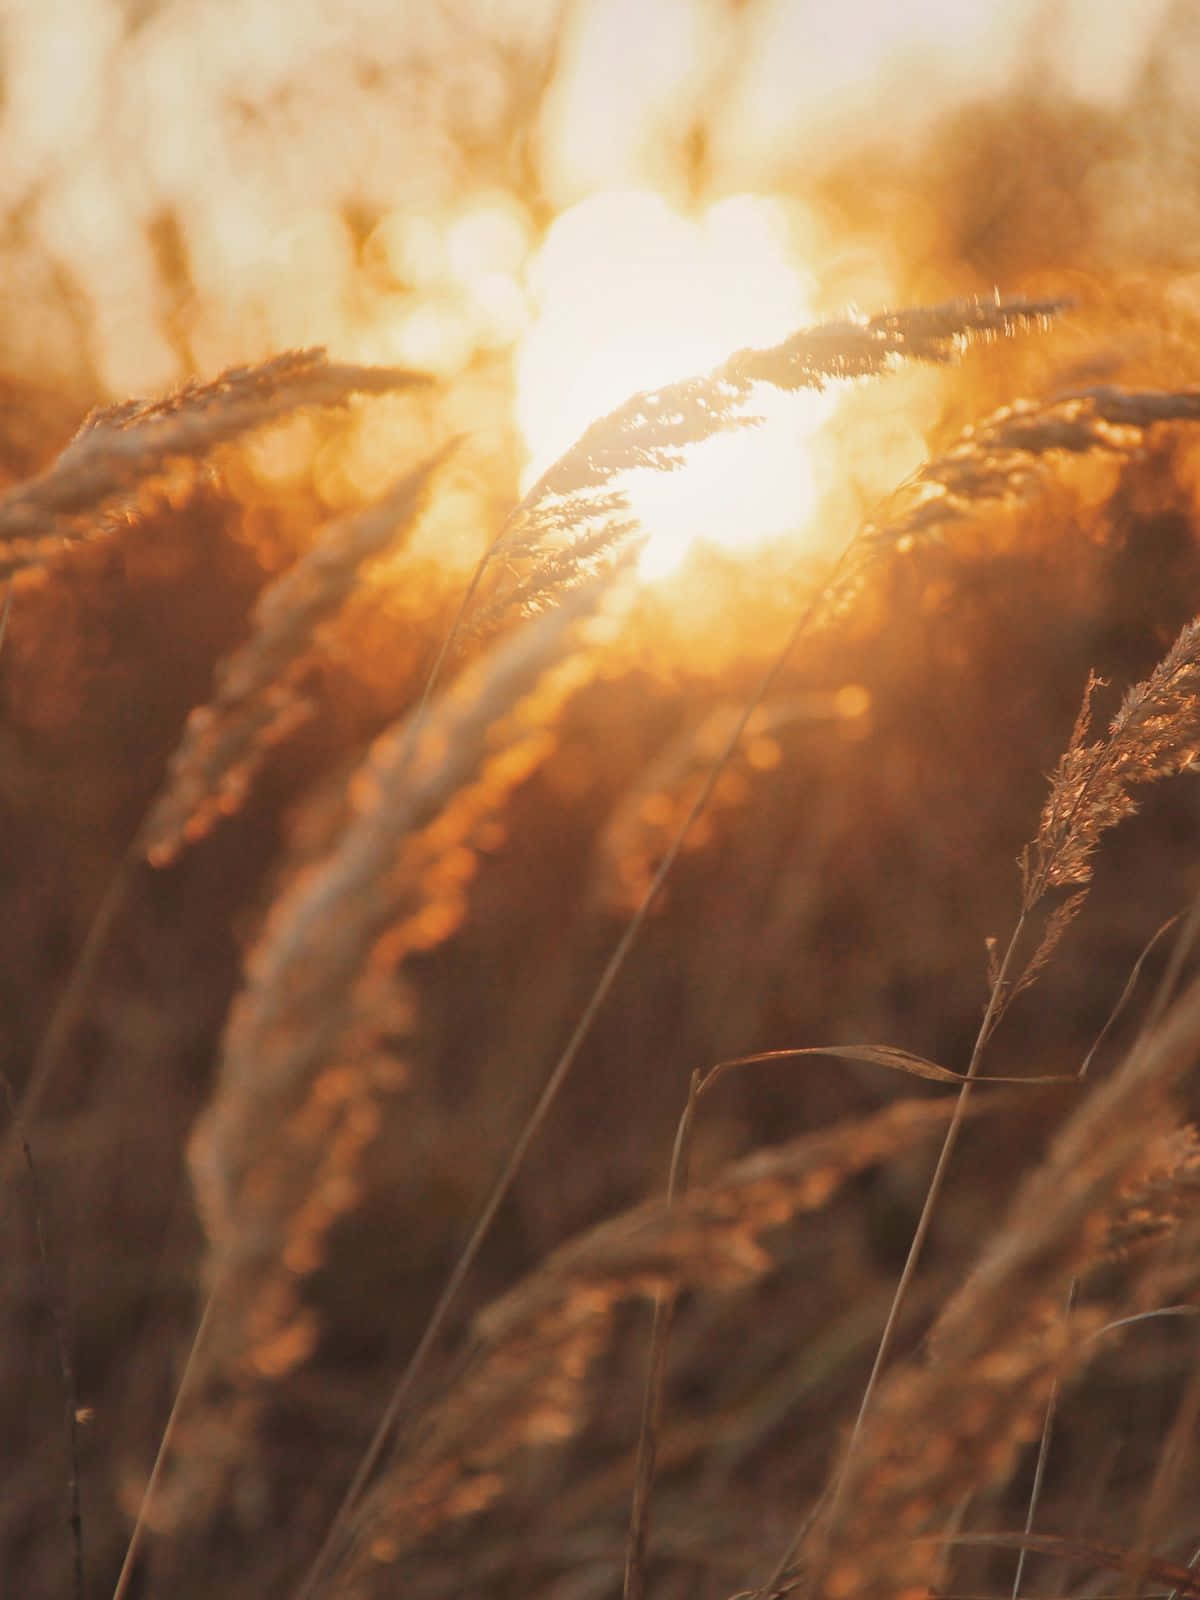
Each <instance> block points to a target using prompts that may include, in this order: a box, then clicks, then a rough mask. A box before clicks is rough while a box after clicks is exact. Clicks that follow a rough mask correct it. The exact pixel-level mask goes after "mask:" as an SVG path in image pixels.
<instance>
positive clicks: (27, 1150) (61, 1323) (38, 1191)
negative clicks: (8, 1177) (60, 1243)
mask: <svg viewBox="0 0 1200 1600" xmlns="http://www.w3.org/2000/svg"><path fill="white" fill-rule="evenodd" d="M0 1087H2V1088H3V1093H4V1098H5V1100H6V1101H7V1103H8V1111H9V1116H10V1118H11V1122H12V1128H13V1132H14V1136H15V1138H16V1139H17V1141H18V1143H19V1144H20V1147H21V1151H22V1154H23V1155H24V1157H25V1166H26V1168H27V1170H28V1172H29V1188H30V1194H31V1198H32V1204H33V1226H34V1233H35V1235H36V1238H37V1251H38V1262H39V1265H40V1267H41V1272H42V1282H43V1285H44V1290H45V1295H46V1304H47V1306H48V1308H49V1311H50V1320H51V1324H52V1326H53V1328H54V1348H55V1353H56V1355H57V1357H58V1375H59V1379H60V1381H61V1383H62V1395H63V1418H64V1422H65V1425H66V1434H67V1457H68V1462H69V1468H68V1477H67V1505H68V1512H67V1521H68V1525H69V1527H70V1529H71V1558H72V1560H71V1570H72V1584H73V1593H74V1595H75V1600H83V1592H84V1578H83V1513H82V1510H81V1507H80V1499H79V1388H78V1384H77V1382H76V1378H75V1365H74V1362H73V1361H72V1359H71V1338H70V1332H69V1328H68V1324H67V1307H66V1296H65V1294H63V1292H62V1291H61V1289H60V1288H59V1286H58V1285H57V1284H56V1283H55V1281H54V1273H53V1271H52V1269H51V1265H50V1243H49V1237H48V1232H47V1227H46V1209H45V1206H44V1204H43V1201H42V1186H41V1182H40V1180H39V1178H38V1170H37V1165H36V1163H35V1162H34V1159H33V1150H32V1148H31V1147H30V1144H29V1137H28V1135H27V1133H26V1131H25V1126H24V1124H23V1122H22V1120H21V1113H20V1111H19V1109H18V1107H17V1100H16V1096H15V1095H14V1093H13V1088H12V1084H11V1083H10V1082H9V1081H8V1076H7V1074H6V1073H3V1072H0Z"/></svg>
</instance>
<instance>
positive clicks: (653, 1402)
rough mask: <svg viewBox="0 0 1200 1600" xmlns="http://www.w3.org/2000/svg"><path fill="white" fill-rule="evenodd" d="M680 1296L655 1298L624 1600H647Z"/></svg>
mask: <svg viewBox="0 0 1200 1600" xmlns="http://www.w3.org/2000/svg"><path fill="white" fill-rule="evenodd" d="M703 1078H704V1074H703V1071H702V1070H701V1069H700V1068H697V1069H696V1071H695V1072H693V1073H692V1078H691V1082H690V1084H689V1085H688V1097H687V1104H686V1105H685V1106H684V1110H683V1115H682V1117H680V1119H679V1128H678V1131H677V1132H676V1135H675V1148H674V1151H673V1152H672V1155H671V1173H670V1176H669V1178H668V1179H667V1209H668V1210H669V1209H670V1208H671V1207H672V1206H673V1205H674V1204H675V1201H676V1198H677V1197H678V1195H679V1194H681V1193H682V1191H683V1190H684V1189H685V1188H686V1187H687V1181H688V1165H689V1161H690V1158H691V1152H692V1128H693V1126H694V1123H695V1117H696V1101H697V1098H698V1097H699V1094H700V1090H701V1087H702V1084H703ZM678 1301H679V1296H678V1294H677V1293H676V1292H675V1291H674V1290H673V1289H670V1290H665V1291H663V1292H662V1293H661V1294H658V1295H656V1296H655V1298H654V1323H653V1326H652V1327H651V1330H650V1357H649V1361H648V1363H647V1371H646V1392H645V1395H644V1396H643V1399H642V1424H641V1429H640V1432H639V1434H638V1450H637V1464H636V1466H635V1468H634V1474H633V1507H632V1510H631V1512H630V1517H629V1541H628V1544H627V1546H626V1551H625V1591H624V1592H625V1600H643V1596H644V1594H645V1592H646V1546H647V1543H648V1542H649V1539H650V1504H651V1498H652V1495H653V1491H654V1472H655V1468H656V1466H657V1464H658V1440H659V1436H660V1434H661V1431H662V1411H663V1393H664V1390H665V1387H666V1371H667V1349H668V1346H669V1345H670V1342H671V1328H672V1325H673V1323H674V1321H675V1307H676V1305H677V1304H678Z"/></svg>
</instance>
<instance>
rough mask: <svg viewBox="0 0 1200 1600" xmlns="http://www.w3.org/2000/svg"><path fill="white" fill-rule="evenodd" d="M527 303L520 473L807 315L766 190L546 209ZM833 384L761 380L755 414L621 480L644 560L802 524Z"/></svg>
mask: <svg viewBox="0 0 1200 1600" xmlns="http://www.w3.org/2000/svg"><path fill="white" fill-rule="evenodd" d="M530 288H531V291H532V295H533V300H534V306H535V314H534V319H533V322H532V324H531V325H530V328H529V330H528V332H527V334H526V336H525V339H524V340H523V342H522V344H521V347H520V349H519V351H518V356H517V417H518V422H519V424H520V427H521V429H522V432H523V435H524V438H525V442H526V446H527V448H528V451H529V457H530V459H529V463H528V467H527V470H526V473H525V480H524V483H525V487H528V485H529V484H531V483H532V482H534V481H535V480H536V479H537V478H538V477H539V476H540V475H541V473H542V472H544V471H545V469H546V468H547V467H548V466H549V465H550V464H551V463H552V462H553V461H554V460H555V459H556V458H557V457H558V456H560V455H561V454H562V453H563V452H564V451H566V450H568V449H569V448H570V446H571V445H572V444H573V443H574V442H575V440H576V439H577V438H578V437H579V435H580V434H581V433H582V432H583V431H584V429H585V428H587V426H588V425H589V424H590V423H592V422H594V421H595V420H596V419H597V418H598V417H600V416H602V415H604V414H605V413H606V412H608V411H611V410H613V409H614V408H615V407H616V406H618V405H620V404H621V402H622V401H624V400H626V399H627V398H628V397H629V396H630V395H631V394H634V393H636V392H637V391H639V390H644V389H652V388H655V387H658V386H662V385H665V384H668V383H672V382H675V381H677V380H679V379H681V378H687V377H692V376H695V375H697V374H699V373H703V372H705V371H707V370H708V369H709V368H711V367H714V366H716V365H718V364H719V363H720V362H721V361H723V360H724V359H725V357H726V356H728V355H730V354H731V353H732V352H733V351H734V350H737V349H741V348H744V347H745V346H748V345H759V346H761V345H769V344H776V343H778V342H779V341H780V340H782V339H784V338H786V337H787V336H788V335H789V334H790V333H794V332H795V330H796V329H797V328H799V327H802V326H803V325H804V323H805V322H807V321H810V320H811V305H810V300H809V293H810V285H809V283H808V282H807V281H806V279H805V277H804V275H803V273H802V272H801V271H800V270H799V269H798V268H797V267H796V265H795V264H794V262H793V261H792V259H791V252H790V250H789V242H788V232H787V219H786V216H785V214H784V211H783V209H782V207H781V206H780V205H779V204H778V202H775V201H772V200H769V199H767V198H765V197H763V196H760V195H750V194H745V195H735V196H733V197H732V198H729V199H726V200H722V201H720V202H719V203H717V204H716V205H713V206H712V207H710V208H709V209H708V210H707V211H705V212H704V213H703V214H702V215H701V216H699V217H698V218H696V219H694V220H693V219H690V218H687V217H684V216H682V215H680V214H679V213H678V212H677V211H674V210H672V208H671V207H670V206H669V205H668V204H667V202H666V201H665V200H663V199H662V198H660V197H659V196H657V195H655V194H651V193H648V192H644V191H640V190H622V191H618V192H609V193H604V194H597V195H593V196H591V197H590V198H589V199H587V200H584V201H582V202H581V203H580V204H578V205H576V206H573V207H571V209H570V210H568V211H565V212H564V213H563V214H562V215H561V216H559V217H558V218H557V220H556V221H555V222H554V224H553V225H552V226H551V228H550V230H549V232H548V233H547V235H546V238H545V241H544V243H543V245H542V247H541V250H540V251H539V253H538V255H537V256H536V258H535V260H534V262H533V265H532V268H531V272H530ZM833 403H834V402H833V398H832V396H831V395H829V394H819V393H816V392H815V391H811V390H806V391H801V392H800V393H798V394H795V395H785V394H782V393H780V392H779V391H775V390H766V389H761V390H760V391H756V392H755V393H754V395H753V397H752V401H751V410H752V411H753V412H754V414H755V415H759V416H762V417H763V418H764V424H763V426H762V427H759V428H750V429H743V430H739V431H738V432H736V433H729V434H723V435H719V436H718V437H717V438H715V439H712V440H710V441H708V442H706V443H704V444H702V445H697V446H694V447H693V448H692V450H691V451H690V452H689V456H688V459H687V462H686V464H685V465H684V466H683V467H681V468H680V469H679V470H677V471H674V472H665V473H664V472H649V471H644V472H636V473H630V474H628V475H626V477H625V479H624V480H623V481H622V482H621V484H620V487H621V488H623V489H624V490H625V491H626V493H627V494H628V497H629V500H630V503H631V506H632V508H633V510H634V512H635V514H636V515H637V517H638V520H639V521H640V522H641V524H642V526H643V528H644V529H645V531H646V533H647V534H648V540H647V544H646V547H645V550H644V552H643V554H642V557H641V563H640V571H641V573H642V575H643V576H645V577H650V578H653V577H662V576H664V575H666V574H668V573H670V572H673V571H674V570H675V569H676V568H677V567H678V566H679V564H680V563H681V562H682V561H683V560H684V558H685V556H686V555H687V552H688V550H689V549H690V548H691V546H692V545H693V544H694V543H695V541H697V540H706V541H710V542H711V543H713V544H717V545H720V546H722V547H724V548H726V549H741V550H748V549H753V548H754V547H755V546H756V545H758V544H759V543H761V542H762V541H764V540H766V539H770V538H775V537H778V536H780V535H782V534H784V533H789V532H794V531H797V530H803V528H804V527H805V525H806V524H807V523H808V521H809V519H810V518H811V515H812V513H813V510H814V507H815V499H816V486H815V481H814V474H813V467H812V453H811V448H810V445H811V441H812V438H813V435H814V434H815V432H816V431H817V429H818V428H819V427H820V425H821V424H822V422H824V421H825V420H826V418H827V417H828V416H829V414H830V411H831V409H832V406H833Z"/></svg>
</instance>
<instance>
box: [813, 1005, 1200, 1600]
mask: <svg viewBox="0 0 1200 1600" xmlns="http://www.w3.org/2000/svg"><path fill="white" fill-rule="evenodd" d="M1198 1038H1200V985H1193V986H1192V987H1191V988H1190V989H1189V990H1188V991H1187V992H1186V993H1185V994H1184V995H1183V996H1182V998H1181V999H1180V1000H1179V1001H1178V1003H1177V1004H1176V1005H1175V1006H1174V1007H1173V1008H1172V1010H1171V1012H1170V1013H1169V1014H1168V1015H1167V1017H1166V1019H1165V1020H1164V1022H1163V1023H1162V1024H1161V1026H1160V1027H1159V1028H1157V1029H1156V1030H1155V1031H1154V1032H1153V1033H1152V1034H1150V1035H1149V1036H1148V1037H1146V1038H1145V1039H1143V1040H1142V1041H1141V1042H1140V1043H1139V1044H1138V1045H1137V1046H1136V1047H1135V1048H1134V1049H1133V1051H1132V1052H1131V1053H1130V1055H1129V1056H1128V1057H1127V1059H1126V1061H1125V1063H1124V1064H1123V1066H1122V1067H1121V1068H1120V1069H1119V1070H1118V1072H1117V1073H1116V1074H1115V1075H1114V1076H1113V1077H1112V1078H1111V1079H1110V1080H1109V1081H1108V1082H1106V1083H1105V1084H1103V1085H1102V1086H1101V1087H1100V1088H1099V1089H1098V1090H1096V1091H1095V1093H1094V1094H1093V1095H1092V1096H1091V1097H1090V1098H1089V1099H1088V1100H1087V1101H1086V1102H1085V1103H1084V1104H1083V1105H1082V1106H1081V1107H1080V1108H1079V1110H1078V1111H1077V1112H1076V1113H1075V1114H1074V1115H1073V1116H1072V1118H1071V1119H1070V1121H1069V1122H1068V1123H1067V1125H1066V1127H1065V1128H1064V1129H1063V1131H1062V1132H1061V1133H1060V1134H1059V1136H1058V1137H1057V1139H1056V1140H1055V1143H1054V1145H1053V1147H1052V1149H1051V1152H1050V1155H1049V1157H1048V1159H1047V1160H1046V1162H1045V1163H1044V1164H1043V1166H1042V1167H1041V1168H1040V1169H1039V1170H1038V1171H1037V1172H1036V1173H1034V1175H1033V1176H1032V1177H1031V1178H1030V1179H1029V1180H1028V1181H1027V1182H1026V1184H1025V1186H1024V1188H1023V1189H1022V1191H1021V1193H1020V1195H1019V1196H1018V1198H1017V1200H1016V1202H1015V1204H1014V1205H1013V1207H1012V1210H1011V1212H1010V1214H1009V1217H1008V1220H1007V1222H1006V1223H1005V1224H1004V1226H1003V1227H1002V1228H1001V1229H1000V1230H999V1232H998V1233H997V1234H996V1236H995V1237H994V1238H993V1240H992V1242H991V1243H990V1245H989V1246H988V1247H987V1249H986V1251H985V1253H984V1256H983V1260H982V1262H981V1264H980V1265H979V1267H978V1268H977V1270H976V1271H975V1272H974V1273H973V1274H972V1276H971V1277H970V1278H969V1279H968V1281H967V1282H966V1284H965V1285H964V1287H963V1288H962V1289H961V1290H960V1291H959V1293H958V1294H957V1295H956V1296H955V1298H954V1299H953V1300H952V1301H951V1302H950V1304H949V1305H948V1306H947V1307H946V1309H945V1311H944V1312H943V1313H942V1315H941V1317H940V1318H939V1319H938V1322H937V1323H936V1325H935V1328H934V1333H933V1336H932V1341H933V1342H932V1355H931V1359H930V1361H929V1362H928V1364H925V1365H922V1364H918V1363H914V1362H909V1363H907V1364H906V1365H904V1366H902V1367H900V1368H898V1369H897V1370H896V1371H895V1372H893V1373H892V1374H891V1375H890V1376H889V1377H887V1378H885V1380H884V1381H883V1383H882V1384H881V1385H880V1387H879V1390H878V1394H877V1397H876V1402H875V1407H874V1410H873V1412H872V1413H871V1415H870V1416H869V1417H868V1419H867V1421H866V1424H865V1426H864V1428H863V1430H862V1432H861V1434H860V1436H859V1439H858V1442H857V1447H856V1450H855V1453H854V1455H853V1457H852V1459H851V1461H850V1463H849V1469H848V1475H847V1482H846V1484H845V1490H844V1493H843V1494H842V1496H841V1497H840V1502H841V1515H840V1517H839V1518H838V1520H837V1521H836V1523H835V1524H834V1525H833V1526H832V1527H829V1528H826V1529H824V1530H820V1529H819V1530H818V1539H817V1541H816V1543H815V1545H814V1548H813V1551H812V1563H811V1568H810V1570H811V1571H812V1572H813V1574H814V1575H815V1577H816V1586H815V1588H812V1589H811V1590H810V1592H811V1593H813V1594H814V1595H820V1596H826V1597H828V1600H834V1597H835V1596H837V1597H840V1600H845V1597H846V1596H849V1595H871V1596H872V1600H876V1597H877V1600H888V1597H889V1596H892V1597H895V1600H900V1597H901V1596H907V1595H911V1594H916V1593H924V1592H925V1587H926V1586H927V1585H929V1584H931V1583H933V1582H934V1581H935V1579H936V1575H937V1572H938V1568H939V1563H940V1555H939V1552H938V1551H937V1549H936V1548H935V1547H934V1546H933V1545H931V1544H930V1543H928V1542H922V1536H924V1535H928V1534H931V1533H933V1532H935V1531H936V1530H938V1529H939V1527H941V1526H942V1525H944V1523H945V1521H946V1520H947V1519H948V1518H949V1517H950V1516H951V1514H952V1511H953V1508H954V1506H955V1505H956V1504H958V1503H959V1502H960V1501H961V1499H962V1497H963V1495H964V1494H966V1493H968V1492H970V1491H978V1490H980V1489H984V1488H987V1487H989V1486H992V1485H995V1484H998V1483H1002V1482H1003V1481H1004V1480H1005V1478H1006V1477H1007V1476H1008V1474H1009V1472H1010V1471H1011V1469H1012V1466H1013V1464H1014V1461H1015V1459H1016V1454H1017V1451H1018V1450H1019V1449H1020V1448H1021V1447H1022V1446H1023V1445H1025V1444H1026V1443H1028V1442H1029V1441H1030V1440H1032V1439H1034V1438H1036V1437H1037V1433H1038V1429H1039V1427H1040V1424H1041V1416H1042V1412H1043V1410H1044V1407H1045V1404H1046V1399H1047V1395H1048V1394H1049V1391H1050V1387H1051V1385H1052V1384H1053V1383H1054V1382H1055V1380H1056V1379H1062V1378H1063V1377H1065V1376H1066V1375H1068V1374H1069V1373H1071V1372H1074V1371H1078V1370H1079V1369H1080V1368H1081V1367H1082V1366H1083V1364H1084V1363H1085V1362H1086V1361H1087V1360H1088V1359H1089V1357H1090V1355H1091V1354H1092V1353H1093V1351H1094V1344H1092V1343H1090V1342H1089V1340H1088V1335H1089V1334H1090V1333H1092V1332H1094V1331H1095V1330H1096V1329H1097V1328H1098V1327H1100V1326H1102V1325H1103V1323H1104V1322H1105V1321H1106V1320H1107V1317H1108V1312H1107V1310H1106V1308H1104V1307H1103V1306H1101V1305H1099V1304H1093V1305H1089V1306H1085V1307H1082V1308H1080V1309H1078V1310H1076V1311H1075V1312H1074V1313H1073V1314H1072V1317H1071V1319H1070V1321H1069V1322H1067V1321H1066V1319H1065V1318H1064V1313H1063V1306H1064V1298H1065V1294H1066V1289H1067V1285H1068V1284H1069V1283H1070V1281H1071V1280H1072V1279H1073V1278H1074V1277H1076V1276H1077V1275H1078V1274H1079V1273H1080V1272H1082V1271H1083V1270H1085V1269H1086V1268H1087V1266H1088V1265H1090V1264H1091V1263H1092V1262H1094V1261H1096V1260H1097V1259H1099V1258H1101V1257H1102V1256H1103V1255H1104V1253H1105V1252H1106V1251H1107V1249H1108V1247H1109V1240H1110V1238H1111V1236H1112V1232H1113V1229H1114V1227H1118V1226H1119V1223H1120V1219H1121V1218H1122V1217H1123V1216H1124V1215H1125V1213H1126V1208H1127V1206H1128V1203H1129V1197H1130V1195H1131V1194H1136V1193H1137V1192H1138V1189H1139V1186H1140V1185H1144V1184H1145V1181H1146V1177H1147V1146H1148V1145H1149V1146H1151V1148H1152V1149H1153V1148H1154V1147H1155V1144H1156V1141H1160V1140H1162V1139H1164V1138H1167V1139H1169V1138H1170V1136H1171V1133H1172V1122H1173V1119H1172V1118H1171V1116H1170V1113H1169V1111H1168V1098H1169V1096H1170V1094H1171V1092H1172V1091H1173V1090H1174V1089H1175V1088H1176V1087H1177V1086H1178V1084H1179V1083H1180V1082H1181V1081H1182V1079H1183V1077H1184V1076H1185V1074H1186V1073H1187V1072H1188V1071H1190V1069H1191V1067H1192V1065H1193V1062H1194V1059H1195V1051H1196V1043H1197V1039H1198ZM797 1581H798V1580H793V1582H792V1583H791V1585H790V1587H795V1583H796V1582H797Z"/></svg>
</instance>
